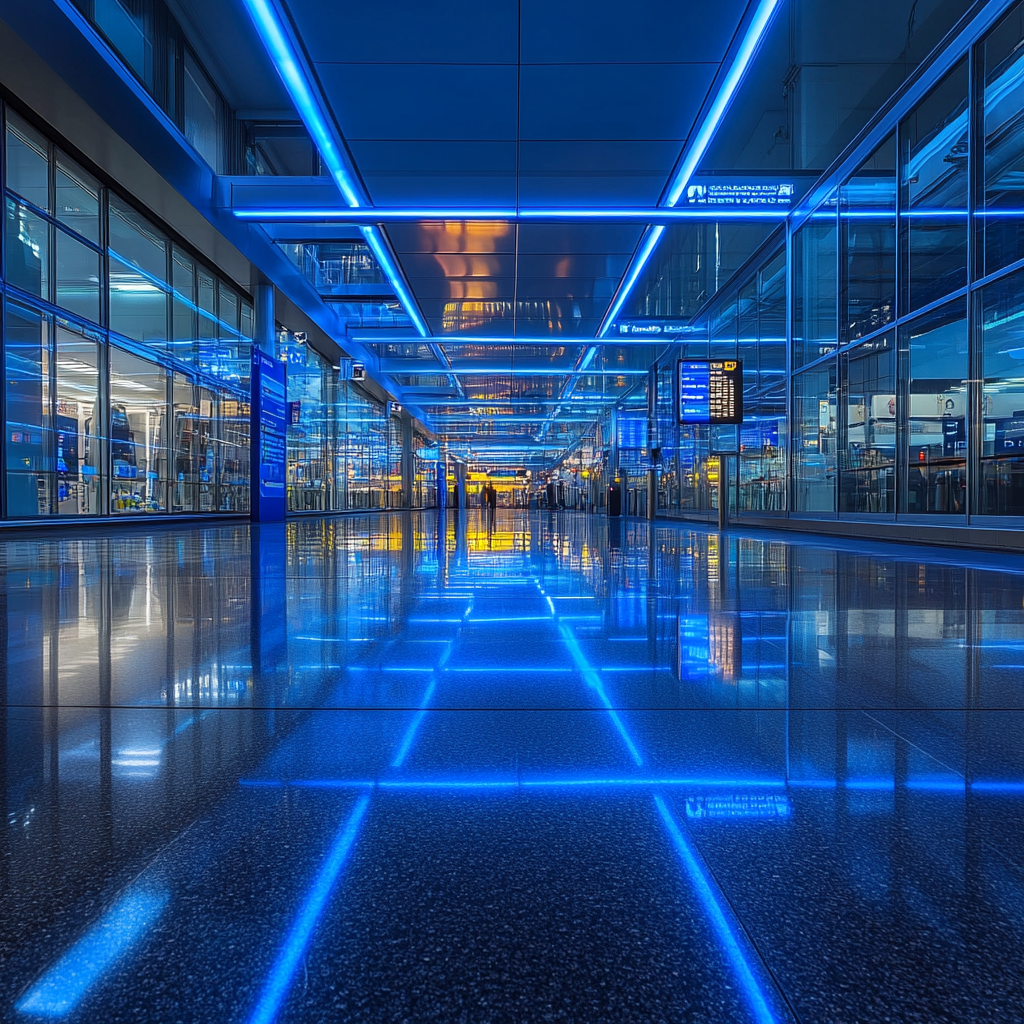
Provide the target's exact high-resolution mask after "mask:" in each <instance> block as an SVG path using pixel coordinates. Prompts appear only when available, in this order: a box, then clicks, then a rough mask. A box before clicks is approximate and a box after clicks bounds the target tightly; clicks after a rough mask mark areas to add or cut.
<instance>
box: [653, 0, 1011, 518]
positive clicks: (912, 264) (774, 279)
mask: <svg viewBox="0 0 1024 1024" xmlns="http://www.w3.org/2000/svg"><path fill="white" fill-rule="evenodd" d="M1022 44H1024V13H1022V8H1021V7H1017V8H1015V9H1013V10H1011V12H1010V13H1009V14H1008V15H1006V16H1005V17H1004V18H1003V19H1002V20H1001V21H1000V22H999V23H998V24H997V25H996V26H995V27H994V28H993V29H992V30H991V31H990V32H989V33H988V34H987V35H986V36H985V37H984V38H983V39H981V40H980V41H979V42H977V43H976V44H975V45H974V46H972V47H971V49H970V51H969V52H964V53H962V54H954V55H952V56H953V58H954V59H953V61H952V62H949V63H950V69H949V70H948V71H945V72H944V73H943V74H941V75H937V76H936V82H935V84H934V85H932V86H931V88H930V89H929V90H928V91H927V93H926V94H925V95H923V97H922V98H921V99H920V100H919V101H917V102H916V103H914V104H913V105H912V108H911V109H910V110H909V112H901V113H896V111H897V110H898V106H897V100H898V98H897V99H896V100H894V101H893V111H894V112H893V113H892V114H890V115H889V121H890V122H891V124H890V127H891V134H890V135H889V136H888V137H887V138H886V139H885V141H884V142H882V143H881V144H880V145H878V146H877V147H876V148H875V149H874V151H873V152H871V153H870V155H868V156H867V157H866V158H860V160H859V162H855V163H854V165H853V166H852V168H848V169H846V170H845V171H841V172H840V175H839V179H838V184H836V185H832V186H830V187H827V188H826V189H825V190H823V191H821V192H819V193H818V194H819V195H821V198H820V199H819V200H817V201H816V205H815V206H814V208H813V209H812V210H809V211H807V212H806V213H805V214H803V215H799V214H798V215H797V216H796V217H794V218H792V220H793V223H792V226H791V227H789V229H788V230H786V231H783V230H781V229H780V230H779V231H778V232H777V233H776V235H775V236H774V238H773V239H771V240H769V241H768V242H767V243H766V244H765V245H764V246H763V247H762V249H761V251H760V253H759V255H758V256H757V257H755V258H754V259H753V260H751V261H750V262H749V263H748V265H747V268H746V270H745V271H743V272H741V273H740V274H738V275H737V276H736V278H735V279H734V281H733V282H732V283H731V284H730V285H729V286H728V287H727V288H725V289H723V290H722V291H721V292H720V293H719V294H718V295H717V296H716V297H715V299H714V300H713V301H712V303H710V304H709V305H708V306H707V307H706V308H705V309H704V310H703V311H702V313H701V314H700V316H699V318H698V319H697V320H696V321H695V324H696V326H695V328H694V330H693V332H692V333H691V334H689V335H688V336H687V338H686V340H685V342H681V343H680V344H678V345H676V346H674V348H673V349H672V350H671V351H670V352H669V353H668V354H667V355H666V356H665V357H663V358H662V359H661V361H660V363H659V368H658V394H657V399H656V402H655V403H654V407H656V409H657V424H656V427H655V429H656V430H657V433H658V435H659V436H660V438H661V449H660V456H661V457H660V461H658V462H657V463H656V464H657V465H658V466H659V480H660V494H659V506H660V508H661V510H662V511H664V512H667V513H669V514H672V513H676V514H695V515H697V516H704V517H711V516H715V515H716V514H717V507H718V503H719V487H718V481H719V471H720V459H723V460H727V463H728V476H727V481H728V488H729V494H730V498H729V500H730V504H731V505H732V506H733V507H734V508H735V510H736V512H737V513H738V514H740V515H744V514H747V515H756V516H791V517H801V518H827V519H836V518H839V519H852V520H867V521H876V522H877V521H880V520H883V519H889V520H894V521H901V522H906V523H915V522H917V523H921V524H926V523H936V524H939V523H941V524H947V525H953V526H956V525H964V524H967V523H968V522H977V523H978V524H979V525H990V526H996V527H1002V526H1019V525H1020V520H1019V518H1018V517H1019V516H1021V515H1022V514H1024V462H1022V460H1024V370H1022V369H1021V366H1022V360H1024V340H1022V337H1024V336H1022V335H1021V331H1020V328H1019V326H1018V324H1019V322H1020V318H1021V310H1022V308H1024V297H1022V296H1024V276H1022V275H1024V242H1022V239H1024V233H1022V228H1021V225H1022V223H1024V221H1022V219H1021V210H1022V208H1024V196H1022V194H1021V189H1020V181H1019V180H1018V179H1019V178H1020V173H1019V166H1020V158H1021V149H1022V144H1021V142H1020V137H1021V133H1020V125H1021V123H1022V122H1024V63H1022V61H1024V58H1021V57H1020V50H1021V47H1022ZM957 58H959V59H957ZM812 193H813V190H812ZM787 311H788V313H787ZM683 357H690V358H712V359H714V358H730V359H731V358H739V359H742V360H743V363H744V382H745V384H744V389H745V406H746V415H745V422H744V425H743V427H742V428H741V429H740V430H739V431H738V432H736V431H735V429H734V428H718V429H715V428H709V427H706V426H685V425H682V426H681V425H679V424H678V423H677V422H676V417H675V400H674V367H675V365H676V360H677V359H678V358H683ZM656 454H657V453H656ZM649 464H650V463H648V465H649Z"/></svg>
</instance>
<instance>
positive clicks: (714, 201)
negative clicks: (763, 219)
mask: <svg viewBox="0 0 1024 1024" xmlns="http://www.w3.org/2000/svg"><path fill="white" fill-rule="evenodd" d="M794 198H796V185H794V184H793V183H792V182H790V181H777V182H748V183H746V184H738V183H733V184H729V183H727V182H723V183H722V184H720V185H719V184H714V185H711V184H707V185H688V186H687V188H686V197H685V199H684V205H686V206H792V204H793V200H794Z"/></svg>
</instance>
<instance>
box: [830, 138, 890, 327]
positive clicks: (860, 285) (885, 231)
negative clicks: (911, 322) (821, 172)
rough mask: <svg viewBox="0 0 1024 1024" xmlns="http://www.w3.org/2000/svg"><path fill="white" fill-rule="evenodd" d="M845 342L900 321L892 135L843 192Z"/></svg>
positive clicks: (841, 191) (841, 204) (841, 202)
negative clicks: (897, 311)
mask: <svg viewBox="0 0 1024 1024" xmlns="http://www.w3.org/2000/svg"><path fill="white" fill-rule="evenodd" d="M839 221H840V224H841V225H842V235H843V317H842V321H843V330H844V332H845V340H846V341H856V340H857V339H858V338H863V337H865V336H866V335H868V334H873V333H874V332H875V331H877V330H879V328H881V327H884V326H885V325H886V324H888V323H890V322H891V321H893V320H894V319H895V318H896V138H895V136H890V137H889V138H888V139H887V140H886V141H885V142H884V143H883V144H882V145H881V146H880V147H879V148H878V149H877V150H876V151H875V152H874V153H873V154H872V155H871V156H870V157H869V158H868V159H867V160H866V161H865V162H864V164H863V165H862V166H861V168H860V169H859V170H858V171H857V173H856V174H855V175H854V176H853V177H852V178H851V179H850V180H849V181H848V182H847V183H846V184H845V185H844V186H843V187H842V188H841V189H840V204H839Z"/></svg>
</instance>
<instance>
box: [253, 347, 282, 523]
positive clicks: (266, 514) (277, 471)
mask: <svg viewBox="0 0 1024 1024" xmlns="http://www.w3.org/2000/svg"><path fill="white" fill-rule="evenodd" d="M285 380H286V375H285V366H284V363H281V362H279V361H277V360H276V359H271V358H270V356H268V355H267V354H266V353H265V352H261V351H260V350H259V349H257V348H254V349H253V352H252V436H253V437H254V438H256V437H258V438H259V443H258V444H253V445H252V446H251V449H250V451H251V459H252V480H253V481H254V482H256V481H259V487H258V488H253V493H252V518H253V520H254V521H255V522H271V521H275V520H281V519H284V513H285V466H286V460H287V452H286V447H287V432H288V422H287V413H288V408H287V399H286V395H287V390H286V383H285Z"/></svg>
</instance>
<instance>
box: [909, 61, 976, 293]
mask: <svg viewBox="0 0 1024 1024" xmlns="http://www.w3.org/2000/svg"><path fill="white" fill-rule="evenodd" d="M900 132H901V138H902V140H903V141H902V147H903V152H902V155H901V163H902V171H901V180H902V188H903V204H902V211H901V218H902V223H901V227H902V237H903V242H904V245H903V250H904V253H905V256H904V267H905V270H906V287H905V299H906V309H907V310H908V311H912V310H915V309H920V308H921V307H922V306H926V305H929V304H930V303H932V302H935V301H937V300H939V299H941V298H942V297H943V296H945V295H948V294H950V292H953V291H956V290H957V289H958V288H962V287H964V286H965V285H966V284H967V154H968V131H967V62H966V61H962V62H961V63H960V64H959V65H958V66H957V67H956V68H955V69H954V70H953V71H952V72H950V73H949V74H948V75H947V76H946V77H945V79H943V81H942V82H941V83H940V84H939V85H938V86H937V87H936V88H935V89H934V90H933V91H932V92H931V93H930V94H929V95H928V96H927V97H926V98H925V99H924V100H923V101H922V102H921V103H920V104H919V106H918V107H917V109H916V110H915V111H914V112H913V113H912V114H911V115H910V116H909V117H908V118H906V119H905V120H904V121H903V122H902V124H901V126H900Z"/></svg>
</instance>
